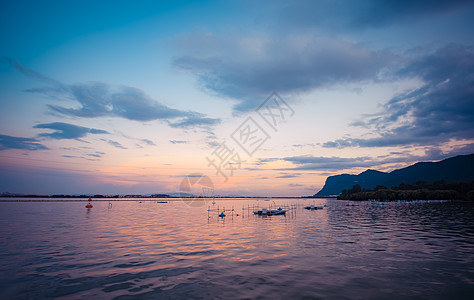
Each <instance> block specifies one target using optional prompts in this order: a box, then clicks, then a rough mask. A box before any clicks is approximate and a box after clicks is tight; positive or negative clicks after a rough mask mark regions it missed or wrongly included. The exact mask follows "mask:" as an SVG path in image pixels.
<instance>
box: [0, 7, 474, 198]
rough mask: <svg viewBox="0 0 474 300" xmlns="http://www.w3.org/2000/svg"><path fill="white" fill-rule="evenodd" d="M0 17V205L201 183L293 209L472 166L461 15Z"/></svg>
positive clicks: (473, 67)
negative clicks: (371, 179)
mask: <svg viewBox="0 0 474 300" xmlns="http://www.w3.org/2000/svg"><path fill="white" fill-rule="evenodd" d="M0 14H1V16H0V28H1V30H0V40H1V45H2V46H1V47H0V57H1V58H0V192H11V193H42V194H79V193H88V194H89V193H94V194H95V193H101V194H150V193H169V192H177V191H179V189H180V184H181V182H182V180H183V178H184V177H185V176H187V175H189V174H204V175H207V176H209V177H210V179H211V181H212V184H213V186H214V189H215V191H214V193H215V194H217V195H245V196H252V195H254V196H301V195H312V194H314V193H316V192H317V191H318V190H319V189H320V188H322V186H323V185H324V181H325V179H326V177H327V176H330V175H335V174H341V173H351V174H356V173H359V172H361V171H364V170H366V169H368V168H371V169H376V170H381V171H391V170H393V169H396V168H400V167H404V166H407V165H410V164H412V163H415V162H417V161H422V160H424V161H427V160H440V159H443V158H446V157H450V156H454V155H458V154H469V153H473V152H474V130H473V128H474V47H473V46H474V34H473V28H474V2H473V1H417V0H412V1H400V0H398V1H378V0H373V1H370V0H368V1H290V0H288V1H2V2H1V4H0ZM274 92H275V94H274ZM246 133H247V135H246ZM219 170H220V171H219ZM193 176H196V175H193Z"/></svg>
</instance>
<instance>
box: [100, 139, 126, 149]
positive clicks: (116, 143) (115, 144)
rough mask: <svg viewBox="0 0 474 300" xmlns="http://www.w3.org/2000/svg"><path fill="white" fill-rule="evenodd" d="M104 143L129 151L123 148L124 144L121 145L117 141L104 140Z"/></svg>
mask: <svg viewBox="0 0 474 300" xmlns="http://www.w3.org/2000/svg"><path fill="white" fill-rule="evenodd" d="M103 141H105V142H107V144H109V145H112V146H114V147H115V148H118V149H124V150H125V149H127V147H125V146H123V145H122V144H120V143H119V142H117V141H113V140H103Z"/></svg>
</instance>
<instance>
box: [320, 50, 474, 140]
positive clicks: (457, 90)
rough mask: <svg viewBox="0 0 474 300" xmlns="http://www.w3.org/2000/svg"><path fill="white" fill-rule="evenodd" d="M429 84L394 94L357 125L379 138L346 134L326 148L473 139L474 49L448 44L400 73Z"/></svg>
mask: <svg viewBox="0 0 474 300" xmlns="http://www.w3.org/2000/svg"><path fill="white" fill-rule="evenodd" d="M397 75H398V76H400V77H404V78H406V77H413V78H420V79H421V80H423V82H424V85H423V86H422V87H421V88H419V89H416V90H414V91H411V92H409V93H405V94H401V95H398V96H396V97H394V98H392V99H391V100H390V101H389V102H388V103H387V104H386V105H385V106H384V111H383V112H382V113H381V114H380V115H378V116H374V117H371V118H368V119H367V120H359V121H357V122H356V124H357V125H360V126H363V127H367V128H374V129H375V130H376V131H377V132H381V134H380V136H378V137H374V138H367V139H357V138H346V139H338V140H335V141H329V142H326V143H324V144H323V146H324V147H327V148H344V147H354V146H360V147H385V146H403V145H431V144H439V143H443V142H447V141H449V140H451V139H456V140H462V139H472V138H474V130H473V128H474V47H472V46H462V45H449V46H446V47H444V48H441V49H438V50H436V51H434V52H432V53H428V54H425V55H422V56H420V57H417V58H415V59H413V60H412V61H411V62H410V63H408V64H407V65H406V66H405V67H403V68H402V69H400V70H399V71H398V72H397Z"/></svg>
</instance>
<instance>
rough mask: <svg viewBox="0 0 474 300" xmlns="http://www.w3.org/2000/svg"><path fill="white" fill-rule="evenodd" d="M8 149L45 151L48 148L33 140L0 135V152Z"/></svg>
mask: <svg viewBox="0 0 474 300" xmlns="http://www.w3.org/2000/svg"><path fill="white" fill-rule="evenodd" d="M8 149H22V150H31V151H34V150H47V149H48V148H47V147H46V146H44V145H42V144H41V143H39V142H38V140H37V139H34V138H23V137H15V136H9V135H3V134H0V151H1V150H8Z"/></svg>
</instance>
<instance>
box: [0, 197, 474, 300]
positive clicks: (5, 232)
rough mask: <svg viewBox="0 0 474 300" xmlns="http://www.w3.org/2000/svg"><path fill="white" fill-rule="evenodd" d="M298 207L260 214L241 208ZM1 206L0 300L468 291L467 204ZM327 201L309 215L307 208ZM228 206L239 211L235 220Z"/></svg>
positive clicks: (471, 246) (472, 247) (467, 295)
mask: <svg viewBox="0 0 474 300" xmlns="http://www.w3.org/2000/svg"><path fill="white" fill-rule="evenodd" d="M273 201H274V202H275V204H276V205H284V204H287V205H291V204H293V205H298V207H296V208H295V209H293V210H291V211H290V212H288V213H287V215H286V216H271V217H261V216H254V215H250V214H248V213H247V212H244V213H242V207H244V206H245V207H247V206H248V205H250V206H252V205H257V206H264V207H267V206H268V205H270V204H273ZM216 202H217V203H216V204H215V206H214V207H216V208H217V206H219V207H220V208H222V207H223V206H225V207H226V208H227V209H230V208H231V207H232V206H234V208H235V210H236V211H235V212H234V215H233V216H232V214H231V213H227V216H226V217H225V218H219V217H217V212H211V213H210V214H209V216H208V212H207V209H208V205H210V206H211V208H212V207H213V205H212V203H210V202H207V203H202V204H204V205H203V206H200V207H193V206H189V205H187V204H186V203H184V202H182V201H173V202H169V203H156V200H154V201H149V202H147V201H143V202H142V203H138V202H137V201H124V202H113V205H112V207H109V206H108V202H95V203H94V208H92V209H90V210H87V209H86V208H85V207H84V206H85V202H63V203H61V202H27V203H18V202H11V203H0V225H1V226H0V262H1V264H0V298H1V299H44V298H56V299H115V298H116V299H128V298H133V299H162V298H163V299H189V298H194V299H215V298H218V299H219V298H262V299H271V298H272V299H301V298H321V299H408V298H409V299H472V295H473V294H474V226H473V224H472V223H473V220H474V205H473V204H472V203H467V204H466V203H464V204H463V203H451V202H442V203H411V204H394V203H391V204H387V205H373V204H370V205H366V203H365V202H362V203H361V205H360V206H346V205H345V204H346V203H347V202H345V201H337V200H326V199H317V200H313V199H311V200H310V199H278V200H274V199H272V200H271V201H264V200H263V199H260V200H258V201H257V200H256V199H235V200H216ZM308 203H309V204H311V203H315V204H320V205H323V204H327V207H325V208H324V209H323V210H317V211H307V210H304V209H303V207H302V205H304V204H308ZM237 214H239V215H238V216H237Z"/></svg>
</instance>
